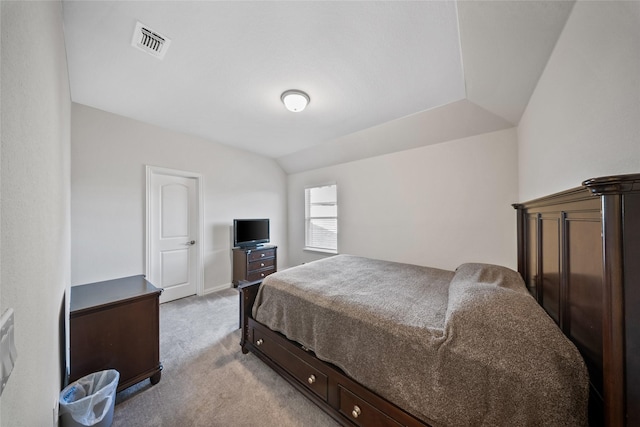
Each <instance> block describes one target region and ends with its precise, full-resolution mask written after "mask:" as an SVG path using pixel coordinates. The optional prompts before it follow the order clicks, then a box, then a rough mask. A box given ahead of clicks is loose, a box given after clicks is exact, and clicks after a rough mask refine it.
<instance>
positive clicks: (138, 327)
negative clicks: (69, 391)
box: [69, 275, 162, 391]
mask: <svg viewBox="0 0 640 427" xmlns="http://www.w3.org/2000/svg"><path fill="white" fill-rule="evenodd" d="M161 293H162V290H161V289H158V288H156V287H155V286H153V285H152V284H151V283H149V282H148V281H147V280H145V276H143V275H139V276H131V277H124V278H120V279H115V280H107V281H104V282H96V283H90V284H86V285H80V286H73V287H72V288H71V303H70V316H69V340H70V365H71V366H70V374H69V381H70V382H72V381H75V380H77V379H79V378H81V377H83V376H85V375H88V374H91V373H93V372H97V371H102V370H105V369H116V370H117V371H118V372H120V382H119V383H118V389H117V390H118V391H120V390H123V389H125V388H127V387H129V386H131V385H133V384H136V383H138V382H140V381H142V380H144V379H147V378H149V379H150V380H151V384H157V383H158V382H159V381H160V376H161V371H162V364H161V363H160V346H159V339H160V325H159V320H160V309H159V298H160V294H161Z"/></svg>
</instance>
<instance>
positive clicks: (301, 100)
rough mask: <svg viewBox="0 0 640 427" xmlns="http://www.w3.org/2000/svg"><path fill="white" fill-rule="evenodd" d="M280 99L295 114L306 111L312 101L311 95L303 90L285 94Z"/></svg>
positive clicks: (289, 91)
mask: <svg viewBox="0 0 640 427" xmlns="http://www.w3.org/2000/svg"><path fill="white" fill-rule="evenodd" d="M280 99H281V100H282V103H283V104H284V106H285V107H287V110H289V111H293V112H294V113H299V112H300V111H302V110H304V109H305V108H306V107H307V104H308V103H309V101H311V99H310V98H309V95H307V94H306V93H304V92H303V91H301V90H295V89H292V90H288V91H286V92H284V93H283V94H282V96H281V97H280Z"/></svg>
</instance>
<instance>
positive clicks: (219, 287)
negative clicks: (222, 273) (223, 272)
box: [202, 282, 233, 295]
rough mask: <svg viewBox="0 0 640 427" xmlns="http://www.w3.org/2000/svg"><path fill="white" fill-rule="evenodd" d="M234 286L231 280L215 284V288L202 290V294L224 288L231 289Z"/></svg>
mask: <svg viewBox="0 0 640 427" xmlns="http://www.w3.org/2000/svg"><path fill="white" fill-rule="evenodd" d="M232 287H233V285H232V284H231V282H229V283H223V284H222V285H218V286H214V287H213V288H210V289H205V290H204V291H203V292H202V295H209V294H210V293H213V292H217V291H221V290H223V289H229V288H232Z"/></svg>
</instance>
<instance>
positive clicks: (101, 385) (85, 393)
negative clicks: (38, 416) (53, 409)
mask: <svg viewBox="0 0 640 427" xmlns="http://www.w3.org/2000/svg"><path fill="white" fill-rule="evenodd" d="M119 379H120V373H119V372H118V371H116V370H115V369H109V370H106V371H100V372H95V373H93V374H89V375H87V376H85V377H82V378H80V379H79V380H77V381H74V382H73V383H71V384H69V385H68V386H67V387H65V388H64V389H63V390H62V391H61V392H60V417H61V422H62V423H61V427H83V426H95V427H110V426H111V423H112V422H113V407H114V405H115V403H116V388H118V380H119Z"/></svg>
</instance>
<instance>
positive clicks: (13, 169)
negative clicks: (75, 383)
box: [0, 1, 71, 427]
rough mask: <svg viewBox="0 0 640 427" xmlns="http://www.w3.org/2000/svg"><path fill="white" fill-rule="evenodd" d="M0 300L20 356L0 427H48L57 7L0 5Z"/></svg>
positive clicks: (60, 64)
mask: <svg viewBox="0 0 640 427" xmlns="http://www.w3.org/2000/svg"><path fill="white" fill-rule="evenodd" d="M0 7H1V10H2V12H1V13H2V72H1V76H2V82H1V88H2V120H1V121H2V150H1V151H2V155H1V157H2V168H1V185H2V188H1V195H2V199H1V217H2V228H1V236H2V242H1V253H2V257H1V258H2V259H1V262H0V264H1V266H2V273H1V275H0V294H1V296H2V298H1V307H0V310H1V311H2V312H4V311H5V310H6V309H7V308H9V307H12V308H13V309H14V310H15V340H16V347H17V350H18V359H17V361H16V365H15V368H14V370H13V373H12V374H11V377H10V378H9V382H8V383H7V386H6V388H5V390H4V393H3V394H2V398H1V405H0V406H1V408H2V425H3V426H11V427H15V426H29V427H30V426H51V425H52V424H53V422H54V420H53V410H54V406H55V407H57V398H58V395H59V393H60V389H61V382H62V377H63V374H62V372H61V369H62V366H63V363H64V362H63V361H64V358H65V339H64V335H62V336H61V333H63V332H64V326H61V323H62V324H63V325H64V319H65V318H66V311H67V308H66V307H65V305H66V304H65V294H66V291H67V289H68V287H69V239H70V238H69V197H70V196H69V140H70V136H69V120H70V108H71V107H70V100H69V98H70V97H69V85H68V74H67V65H66V59H65V58H66V57H65V49H64V40H63V32H62V8H61V5H60V3H59V2H6V1H3V2H0Z"/></svg>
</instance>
